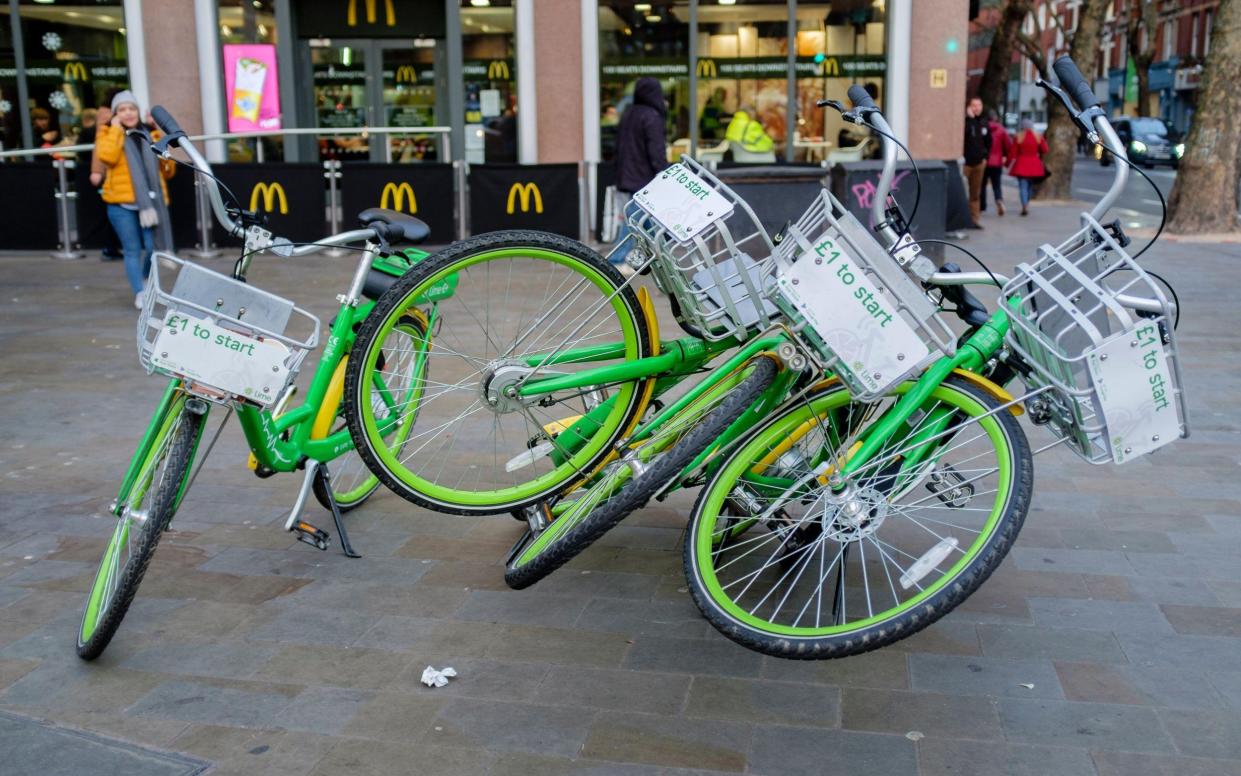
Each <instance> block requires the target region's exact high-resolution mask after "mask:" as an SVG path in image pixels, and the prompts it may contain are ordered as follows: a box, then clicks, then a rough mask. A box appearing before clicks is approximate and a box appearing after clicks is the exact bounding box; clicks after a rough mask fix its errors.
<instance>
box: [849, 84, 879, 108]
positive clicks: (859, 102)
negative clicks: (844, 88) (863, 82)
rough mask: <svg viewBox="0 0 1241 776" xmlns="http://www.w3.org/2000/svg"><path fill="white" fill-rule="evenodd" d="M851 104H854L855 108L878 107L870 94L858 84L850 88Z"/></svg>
mask: <svg viewBox="0 0 1241 776" xmlns="http://www.w3.org/2000/svg"><path fill="white" fill-rule="evenodd" d="M849 102H851V103H853V107H854V108H875V107H877V106H876V105H875V101H874V100H873V99H871V96H870V92H868V91H866V89H864V88H862V87H861V86H860V85H858V84H854V85H853V86H850V87H849Z"/></svg>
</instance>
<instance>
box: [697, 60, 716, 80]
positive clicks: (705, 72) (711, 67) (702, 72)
mask: <svg viewBox="0 0 1241 776" xmlns="http://www.w3.org/2000/svg"><path fill="white" fill-rule="evenodd" d="M697 73H698V77H699V78H718V77H719V75H720V68H719V67H718V66H717V65H716V64H715V60H714V59H700V60H698V68H697Z"/></svg>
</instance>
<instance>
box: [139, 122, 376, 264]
mask: <svg viewBox="0 0 1241 776" xmlns="http://www.w3.org/2000/svg"><path fill="white" fill-rule="evenodd" d="M151 118H152V119H154V121H155V124H156V125H157V126H158V127H159V128H160V129H161V130H163V131H164V135H165V137H163V138H161V139H160V141H159V143H157V144H156V149H157V153H159V152H163V150H164V149H165V148H167V146H168V145H172V144H176V145H177V147H179V148H180V149H181V150H182V151H184V152H185V154H186V156H188V157H189V158H190V162H192V163H193V165H194V168H195V169H197V170H198V171H199V172H200V173H202V178H203V180H204V181H205V182H206V185H207V198H208V200H209V201H210V202H211V211H212V213H214V214H215V217H216V220H217V221H219V222H220V225H221V226H223V227H224V229H225V230H226V231H227V232H228V233H229V234H230V235H233V236H234V237H241V238H243V239H244V238H245V236H246V229H245V227H244V226H243V225H241V224H239V223H237V222H236V221H234V220H233V218H232V216H231V215H229V212H228V206H227V205H225V204H224V197H223V195H222V194H221V193H220V183H219V181H218V180H216V177H215V173H214V172H212V170H211V163H210V162H208V161H207V160H206V158H205V157H203V155H202V154H201V153H200V152H199V150H198V148H196V147H195V146H194V144H193V143H192V142H190V139H189V138H188V137H187V136H186V134H185V132H184V131H183V130H182V129H181V126H180V125H179V124H178V123H177V120H176V119H174V118H173V117H172V114H170V113H169V112H168V110H167V109H166V108H164V106H162V105H156V106H154V107H152V108H151ZM161 144H162V147H160V145H161ZM376 236H377V233H376V230H375V229H374V228H372V227H364V228H362V229H352V230H350V231H347V232H341V233H340V234H335V235H332V236H331V237H325V238H324V239H322V240H316V241H315V242H314V243H312V244H309V245H300V246H298V247H296V248H291V249H289V250H288V252H287V254H284V255H288V256H305V255H307V254H311V253H315V252H317V251H321V250H323V249H324V248H329V247H333V246H338V245H348V244H350V243H355V242H359V241H362V240H370V239H373V238H375V237H376Z"/></svg>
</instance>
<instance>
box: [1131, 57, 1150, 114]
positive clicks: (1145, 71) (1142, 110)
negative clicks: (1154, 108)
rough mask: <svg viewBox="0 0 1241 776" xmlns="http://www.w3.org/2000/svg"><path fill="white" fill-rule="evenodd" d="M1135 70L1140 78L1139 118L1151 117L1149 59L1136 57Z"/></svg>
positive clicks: (1134, 61)
mask: <svg viewBox="0 0 1241 776" xmlns="http://www.w3.org/2000/svg"><path fill="white" fill-rule="evenodd" d="M1133 69H1134V70H1135V71H1136V72H1137V76H1138V112H1137V115H1139V116H1149V115H1151V61H1150V59H1149V58H1147V57H1134V58H1133Z"/></svg>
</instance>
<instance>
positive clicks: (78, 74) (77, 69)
mask: <svg viewBox="0 0 1241 776" xmlns="http://www.w3.org/2000/svg"><path fill="white" fill-rule="evenodd" d="M65 80H66V81H89V80H90V73H88V72H87V70H86V65H84V64H82V63H81V62H68V63H66V64H65Z"/></svg>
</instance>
